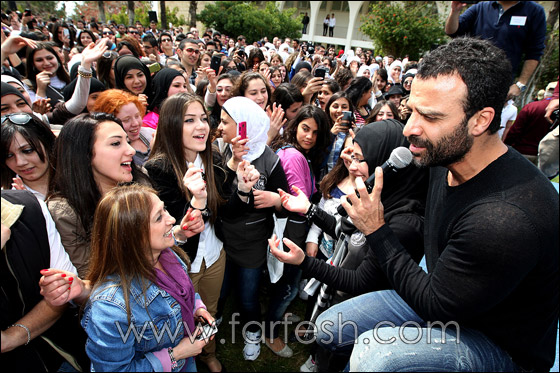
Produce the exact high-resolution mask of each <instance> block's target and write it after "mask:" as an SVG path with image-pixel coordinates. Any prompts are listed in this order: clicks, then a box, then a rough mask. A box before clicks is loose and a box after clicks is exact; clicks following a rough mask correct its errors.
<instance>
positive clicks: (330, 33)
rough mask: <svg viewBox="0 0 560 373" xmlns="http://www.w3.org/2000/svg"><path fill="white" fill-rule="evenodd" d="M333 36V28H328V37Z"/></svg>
mask: <svg viewBox="0 0 560 373" xmlns="http://www.w3.org/2000/svg"><path fill="white" fill-rule="evenodd" d="M333 34H334V27H329V36H331V37H332V36H333Z"/></svg>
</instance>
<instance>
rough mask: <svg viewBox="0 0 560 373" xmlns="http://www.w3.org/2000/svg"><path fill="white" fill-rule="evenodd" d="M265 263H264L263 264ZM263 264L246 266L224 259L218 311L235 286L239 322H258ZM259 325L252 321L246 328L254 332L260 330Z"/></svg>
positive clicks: (259, 317) (243, 323) (259, 318)
mask: <svg viewBox="0 0 560 373" xmlns="http://www.w3.org/2000/svg"><path fill="white" fill-rule="evenodd" d="M264 265H266V263H265V264H264ZM263 268H264V266H261V267H259V268H246V267H241V266H239V265H237V264H235V263H234V262H233V261H232V260H230V259H229V258H228V259H227V261H226V270H225V273H224V281H223V283H222V290H221V292H220V301H219V303H220V304H221V305H222V309H221V310H220V306H219V307H218V308H219V309H218V312H219V313H221V311H223V305H224V304H225V300H226V298H227V296H228V295H229V293H230V291H231V288H232V286H233V287H235V290H236V291H235V295H236V296H237V297H238V301H239V307H240V312H241V322H242V325H241V327H243V326H244V325H245V324H246V323H248V322H251V321H254V322H257V323H260V320H261V304H260V302H259V285H260V282H261V277H262V271H263ZM260 329H261V327H260V325H256V324H254V323H252V324H251V325H249V326H248V327H247V330H248V331H250V332H252V333H254V332H256V331H258V330H260Z"/></svg>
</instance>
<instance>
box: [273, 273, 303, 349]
mask: <svg viewBox="0 0 560 373" xmlns="http://www.w3.org/2000/svg"><path fill="white" fill-rule="evenodd" d="M300 279H301V269H299V266H293V265H290V264H285V263H284V272H283V273H282V277H281V278H280V280H278V282H277V283H275V284H270V294H271V298H270V301H269V303H268V312H267V315H266V323H265V329H264V330H265V336H266V338H271V339H274V338H277V337H278V334H279V333H278V325H281V324H276V325H274V323H275V322H279V321H280V322H281V321H282V317H283V316H284V313H285V312H286V309H287V308H288V306H289V305H290V303H291V302H292V301H293V300H294V299H295V297H296V295H297V294H298V292H299V281H300ZM272 325H274V327H272ZM286 337H287V336H286Z"/></svg>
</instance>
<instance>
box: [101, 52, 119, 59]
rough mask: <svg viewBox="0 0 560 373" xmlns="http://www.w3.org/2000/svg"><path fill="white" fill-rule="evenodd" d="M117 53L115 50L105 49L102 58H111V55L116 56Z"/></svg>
mask: <svg viewBox="0 0 560 373" xmlns="http://www.w3.org/2000/svg"><path fill="white" fill-rule="evenodd" d="M118 55H119V54H118V53H117V52H113V51H105V52H103V57H104V58H111V57H117V56H118Z"/></svg>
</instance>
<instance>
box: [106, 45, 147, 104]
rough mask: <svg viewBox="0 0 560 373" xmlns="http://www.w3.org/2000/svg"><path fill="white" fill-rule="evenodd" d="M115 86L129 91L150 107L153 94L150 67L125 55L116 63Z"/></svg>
mask: <svg viewBox="0 0 560 373" xmlns="http://www.w3.org/2000/svg"><path fill="white" fill-rule="evenodd" d="M114 69H115V86H116V87H117V88H118V89H123V90H125V91H128V92H130V93H132V94H134V95H136V96H138V98H139V99H140V101H141V102H142V103H143V104H144V105H146V106H147V105H148V102H149V101H150V96H151V92H152V77H151V74H150V70H148V67H147V66H146V65H144V64H143V63H142V61H140V60H139V59H138V58H136V57H134V56H129V55H124V56H120V57H119V58H117V60H116V61H115V67H114Z"/></svg>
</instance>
